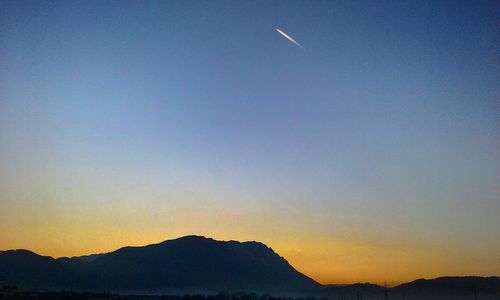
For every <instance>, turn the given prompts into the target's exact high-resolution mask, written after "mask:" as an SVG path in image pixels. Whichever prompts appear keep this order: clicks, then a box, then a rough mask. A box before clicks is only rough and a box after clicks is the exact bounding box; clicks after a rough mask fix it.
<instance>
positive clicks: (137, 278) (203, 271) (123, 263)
mask: <svg viewBox="0 0 500 300" xmlns="http://www.w3.org/2000/svg"><path fill="white" fill-rule="evenodd" d="M85 275H86V278H87V280H88V284H90V286H93V287H101V286H102V287H109V288H125V287H127V288H134V289H135V288H137V289H143V288H156V287H176V288H177V287H196V288H208V289H250V290H253V289H266V290H269V289H273V290H274V289H276V290H297V289H310V288H314V287H317V286H318V284H317V283H316V282H314V281H313V280H312V279H310V278H308V277H306V276H305V275H303V274H301V273H299V272H297V271H296V270H295V269H294V268H293V267H292V266H290V264H288V262H287V261H286V260H285V259H284V258H282V257H280V256H279V255H277V254H276V253H275V252H274V251H272V249H270V248H268V247H267V246H265V245H264V244H261V243H257V242H244V243H240V242H234V241H230V242H222V241H215V240H212V239H207V238H204V237H198V236H187V237H183V238H179V239H176V240H169V241H165V242H163V243H160V244H155V245H149V246H145V247H125V248H122V249H119V250H117V251H115V252H112V253H108V254H105V255H102V256H101V257H98V258H96V259H95V260H93V261H91V262H90V263H89V268H88V270H87V274H85Z"/></svg>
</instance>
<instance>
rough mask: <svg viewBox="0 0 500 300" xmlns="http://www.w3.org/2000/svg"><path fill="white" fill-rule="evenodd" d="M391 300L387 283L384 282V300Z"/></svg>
mask: <svg viewBox="0 0 500 300" xmlns="http://www.w3.org/2000/svg"><path fill="white" fill-rule="evenodd" d="M387 299H389V292H388V290H387V281H384V300H387Z"/></svg>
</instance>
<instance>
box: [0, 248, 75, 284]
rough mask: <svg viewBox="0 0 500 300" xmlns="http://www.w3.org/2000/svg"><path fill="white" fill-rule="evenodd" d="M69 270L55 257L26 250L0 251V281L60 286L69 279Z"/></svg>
mask: <svg viewBox="0 0 500 300" xmlns="http://www.w3.org/2000/svg"><path fill="white" fill-rule="evenodd" d="M70 277H71V276H70V271H68V270H67V269H65V268H64V267H63V266H62V265H61V264H59V263H58V262H57V261H56V260H55V259H53V258H52V257H48V256H40V255H38V254H36V253H33V252H31V251H28V250H8V251H1V252H0V283H9V284H15V285H21V286H29V287H61V286H65V285H66V284H68V283H69V281H70Z"/></svg>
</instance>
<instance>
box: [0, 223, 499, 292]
mask: <svg viewBox="0 0 500 300" xmlns="http://www.w3.org/2000/svg"><path fill="white" fill-rule="evenodd" d="M50 227H51V228H50V229H48V228H43V227H40V228H38V230H37V231H36V232H34V233H33V235H32V236H36V237H37V238H36V239H31V241H30V242H26V240H25V239H24V240H23V235H22V234H20V232H18V234H17V235H15V236H14V235H12V236H6V237H5V238H3V239H2V241H0V249H2V250H7V249H28V250H32V251H34V252H36V253H38V254H40V255H46V256H52V257H55V258H58V257H64V256H67V257H71V256H80V255H87V254H94V253H106V252H111V251H114V250H116V249H119V248H121V247H124V246H144V245H148V244H154V243H158V242H161V241H164V240H168V239H175V238H178V237H181V236H185V235H190V234H192V233H191V232H184V231H183V230H177V231H176V232H175V233H172V234H170V235H168V236H166V237H165V236H163V235H162V234H160V233H151V234H149V235H148V234H144V233H143V232H140V231H127V232H125V231H124V230H121V229H119V228H115V229H114V230H110V231H107V232H104V231H103V232H100V233H99V234H93V235H87V234H86V233H85V231H83V230H82V231H78V230H75V231H72V232H69V231H68V232H66V233H62V231H59V229H56V228H54V227H52V226H50ZM96 230H98V229H97V228H96ZM42 232H49V234H47V235H43V233H42ZM196 235H204V236H206V237H211V238H214V239H217V240H239V241H247V240H257V241H261V242H264V243H265V244H266V245H268V246H269V247H271V248H273V250H274V251H275V252H276V253H278V254H279V255H280V256H283V257H284V258H285V259H287V260H288V262H289V263H290V264H291V265H292V266H294V267H295V268H296V269H297V270H298V271H300V272H302V273H304V274H305V275H307V276H309V277H311V278H313V279H314V280H316V281H318V282H319V283H321V284H331V283H337V284H343V283H357V282H370V283H377V284H383V283H384V282H387V283H388V284H389V285H396V284H399V283H403V282H407V281H411V280H414V279H418V278H435V277H440V276H457V275H463V276H465V275H471V274H473V275H480V276H491V275H495V274H496V273H495V271H496V269H495V266H494V265H492V264H488V263H485V262H483V263H481V259H480V258H479V257H477V258H475V259H471V258H470V257H467V256H466V255H464V254H463V253H462V254H460V255H458V256H457V255H449V252H447V251H444V252H441V253H440V252H439V251H437V250H436V251H429V249H418V248H416V249H409V248H407V249H405V248H395V247H390V248H387V247H383V246H381V245H370V244H367V243H366V242H363V241H357V242H356V241H344V240H321V239H319V240H316V241H313V240H311V239H310V238H304V239H296V240H293V239H288V240H286V241H284V242H281V241H280V239H279V238H278V237H276V238H274V239H271V240H259V239H250V238H248V237H246V238H235V237H234V236H233V235H231V234H229V233H228V234H220V235H211V234H209V233H208V232H203V231H201V232H198V233H196ZM457 259H461V260H462V261H464V262H468V263H469V264H462V265H454V263H453V262H454V261H456V260H457Z"/></svg>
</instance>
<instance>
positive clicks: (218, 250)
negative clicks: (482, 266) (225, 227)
mask: <svg viewBox="0 0 500 300" xmlns="http://www.w3.org/2000/svg"><path fill="white" fill-rule="evenodd" d="M0 285H18V286H23V287H27V288H33V289H52V290H68V289H70V290H83V291H85V290H89V291H92V290H93V291H110V292H127V293H128V292H138V293H156V294H161V293H163V294H169V293H177V294H183V293H188V294H189V293H194V291H196V292H197V293H198V292H200V291H202V292H203V293H213V292H218V291H222V290H226V291H251V292H261V293H274V294H287V293H288V294H289V295H290V294H293V295H316V296H321V297H338V296H342V297H344V296H345V297H354V298H355V297H357V296H358V295H363V297H364V298H363V299H382V298H381V297H383V295H384V293H385V292H388V293H389V294H390V295H392V296H396V297H405V299H407V300H411V299H441V300H444V299H468V298H467V297H469V298H470V296H471V295H472V294H471V293H473V292H474V293H477V294H479V295H481V298H480V299H500V277H496V276H491V277H478V276H444V277H438V278H434V279H416V280H413V281H411V282H407V283H402V284H400V285H397V286H394V287H392V288H387V290H386V289H385V288H384V287H382V286H380V285H376V284H371V283H356V284H342V285H333V284H332V285H321V284H319V283H318V282H316V281H314V280H313V279H311V278H309V277H308V276H306V275H304V274H302V273H300V272H299V271H297V270H296V269H295V268H294V267H293V266H292V265H291V264H289V263H288V261H287V260H286V259H285V258H284V257H282V256H280V255H279V254H278V253H276V252H275V251H274V250H273V249H272V248H271V247H268V246H267V245H265V244H263V243H261V242H256V241H245V242H239V241H234V240H230V241H218V240H215V239H212V238H206V237H203V236H195V235H190V236H184V237H180V238H176V239H170V240H165V241H162V242H159V243H156V244H150V245H144V246H126V247H121V248H119V249H116V250H114V251H111V252H107V253H100V254H90V255H83V256H74V257H71V258H70V257H59V258H53V257H50V256H42V255H38V254H37V253H35V252H33V251H30V250H25V249H15V250H4V251H0ZM464 295H465V296H464Z"/></svg>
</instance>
